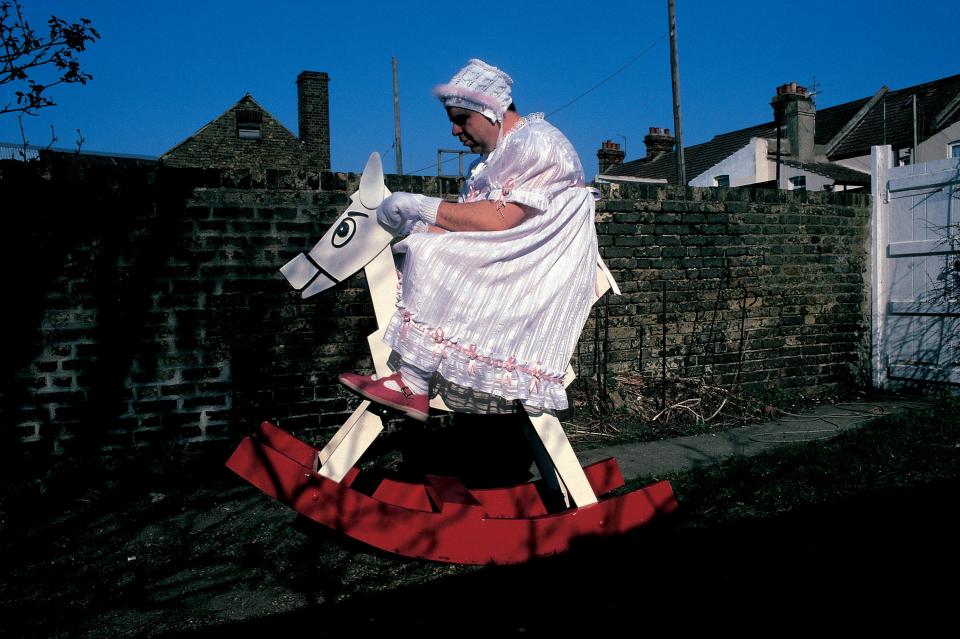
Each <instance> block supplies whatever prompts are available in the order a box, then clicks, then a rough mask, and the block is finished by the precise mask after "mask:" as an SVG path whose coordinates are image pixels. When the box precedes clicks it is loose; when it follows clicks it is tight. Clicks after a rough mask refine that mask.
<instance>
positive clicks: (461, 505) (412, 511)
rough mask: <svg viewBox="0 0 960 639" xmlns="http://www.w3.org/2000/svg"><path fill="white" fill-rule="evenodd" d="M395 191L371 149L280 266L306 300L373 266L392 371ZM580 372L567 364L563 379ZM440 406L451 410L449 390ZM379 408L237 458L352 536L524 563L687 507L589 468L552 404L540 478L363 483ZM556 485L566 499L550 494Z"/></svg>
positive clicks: (249, 449) (601, 465)
mask: <svg viewBox="0 0 960 639" xmlns="http://www.w3.org/2000/svg"><path fill="white" fill-rule="evenodd" d="M389 194H390V192H389V191H388V190H387V188H386V186H385V184H384V180H383V168H382V165H381V162H380V156H379V155H378V154H377V153H373V154H371V155H370V158H369V160H368V161H367V165H366V167H365V169H364V171H363V175H362V177H361V180H360V188H359V189H358V190H357V191H356V192H355V193H354V194H353V195H352V196H351V198H350V203H349V205H348V206H347V210H346V211H345V212H344V213H343V214H342V215H341V216H340V217H339V218H338V219H337V221H336V222H335V223H334V224H333V226H332V227H330V229H329V230H328V231H327V232H326V233H325V234H324V236H323V237H322V238H321V239H320V241H319V242H318V243H317V244H316V246H314V247H313V249H312V250H311V251H310V252H309V253H308V254H301V255H299V256H297V257H296V258H294V259H293V260H291V261H290V262H288V263H287V264H286V265H285V266H283V267H282V268H281V269H280V270H281V273H282V274H283V275H284V277H285V278H286V279H287V281H288V282H289V283H290V284H291V285H292V286H293V287H294V288H295V289H297V290H299V291H301V293H302V297H303V298H307V297H310V296H312V295H315V294H317V293H320V292H321V291H324V290H326V289H328V288H331V287H333V286H335V285H336V284H337V283H339V282H341V281H343V280H344V279H346V278H348V277H350V276H351V275H353V274H354V273H356V272H357V271H359V270H360V269H361V268H362V269H364V271H365V274H366V279H367V283H368V285H369V289H370V296H371V298H372V300H373V307H374V313H375V315H376V319H377V325H378V327H379V328H378V330H377V331H376V332H375V333H373V334H372V335H370V336H369V337H368V338H367V339H368V342H369V345H370V352H371V355H372V358H373V362H374V367H375V369H376V373H377V375H390V374H391V372H392V371H391V370H390V369H389V367H388V365H387V360H388V358H389V355H390V349H389V348H388V347H387V346H386V345H385V344H384V343H383V340H382V337H383V331H384V329H385V327H386V325H387V323H388V321H389V319H390V317H391V315H392V314H393V312H394V309H395V301H396V290H397V283H398V280H397V271H396V267H395V265H394V260H393V253H392V250H391V241H392V240H393V236H392V235H391V234H390V233H389V232H388V231H386V230H385V229H383V228H382V227H381V226H380V225H379V223H378V222H377V216H376V209H377V207H378V206H379V204H380V202H381V201H382V200H383V199H384V198H385V197H386V196H387V195H389ZM597 267H598V268H597V286H596V294H597V298H599V297H600V296H601V295H602V294H603V293H605V292H606V291H607V290H609V289H611V288H613V290H614V292H615V293H616V294H619V290H618V289H617V288H616V283H615V282H614V281H613V278H612V276H611V275H610V273H609V271H608V270H607V268H606V266H605V265H604V264H603V262H602V261H600V260H599V259H598V265H597ZM572 380H573V371H572V369H571V368H569V367H568V369H567V375H566V379H565V385H569V383H570V382H571V381H572ZM430 406H431V408H435V409H438V410H449V409H447V407H446V405H445V404H444V402H443V399H442V397H441V396H439V395H438V396H436V397H434V398H433V399H432V400H431V403H430ZM517 406H518V407H519V406H522V405H521V404H520V403H519V402H518V403H517ZM378 410H379V407H376V406H371V402H370V401H368V400H363V401H362V402H361V403H360V405H359V406H358V407H357V409H356V410H355V411H354V412H353V414H352V415H351V416H350V417H349V418H348V419H347V421H346V422H345V423H344V424H343V426H342V427H341V428H340V429H339V430H338V431H337V433H336V434H335V435H334V436H333V438H332V439H331V440H330V441H329V442H328V443H327V444H326V446H324V447H323V448H322V449H320V450H317V449H315V448H314V447H313V446H311V445H309V444H307V443H305V442H302V441H300V440H299V439H297V438H295V437H293V436H292V435H290V434H289V433H287V432H285V431H283V430H281V429H280V428H278V427H276V426H274V425H272V424H270V423H268V422H264V423H263V424H261V425H260V427H259V428H258V429H257V430H256V431H255V432H254V433H253V434H251V435H250V436H248V437H246V438H245V439H244V440H243V441H242V442H241V443H240V445H239V446H238V447H237V449H236V450H235V451H234V453H233V455H232V456H231V457H230V459H229V460H228V462H227V467H229V468H230V469H231V470H233V471H234V472H236V473H237V474H238V475H240V476H241V477H243V478H244V479H246V480H247V481H249V482H250V483H251V484H253V485H254V486H256V487H257V488H259V489H260V490H262V491H263V492H265V493H267V494H268V495H270V496H271V497H274V498H275V499H278V500H279V501H281V502H283V503H285V504H287V505H289V506H291V507H293V509H294V510H295V511H296V512H298V513H300V514H301V515H303V516H305V517H307V518H309V519H311V520H313V521H315V522H317V523H319V524H321V525H323V526H326V527H328V528H331V529H333V530H336V531H338V532H340V533H342V534H344V535H346V536H348V537H351V538H353V539H356V540H359V541H361V542H364V543H366V544H368V545H371V546H374V547H376V548H379V549H381V550H384V551H387V552H392V553H396V554H399V555H403V556H407V557H418V558H422V559H430V560H435V561H444V562H452V563H466V564H486V563H496V564H510V563H520V562H524V561H528V560H531V559H533V558H535V557H541V556H547V555H552V554H556V553H560V552H563V551H565V550H568V549H569V548H570V546H571V544H572V543H573V542H574V541H575V540H577V539H578V538H583V537H596V536H607V535H619V534H623V533H625V532H628V531H630V530H633V529H635V528H638V527H639V526H642V525H643V524H646V523H647V522H649V521H650V520H651V519H652V518H653V517H654V516H655V515H657V514H659V513H666V512H670V511H672V510H674V509H675V508H676V507H677V503H676V499H675V497H674V494H673V489H672V487H671V486H670V484H669V483H668V482H666V481H661V482H658V483H655V484H652V485H650V486H647V487H645V488H642V489H639V490H635V491H632V492H628V493H625V494H620V495H616V496H609V493H611V492H613V491H615V490H616V489H618V488H620V487H622V486H623V485H624V478H623V475H622V473H621V472H620V469H619V466H618V465H617V462H616V460H615V459H613V458H610V459H606V460H604V461H600V462H597V463H595V464H592V465H590V466H587V467H586V468H582V467H581V466H580V463H579V462H578V461H577V457H576V454H575V453H574V451H573V448H572V447H571V446H570V443H569V441H568V440H567V437H566V434H565V433H564V430H563V427H562V426H561V424H560V421H559V420H558V419H557V417H556V416H554V415H552V414H549V413H547V412H542V413H539V414H534V413H533V412H532V411H528V416H529V428H530V432H528V438H529V439H530V441H531V443H532V444H533V448H534V451H533V453H534V461H535V462H536V465H537V467H538V469H539V471H540V476H541V478H540V480H538V481H533V482H528V483H524V484H520V485H515V486H509V487H503V488H486V489H471V488H468V487H467V486H465V485H464V484H463V483H462V482H461V481H460V480H458V479H457V478H455V477H441V476H429V475H428V476H426V477H424V479H423V481H421V482H409V481H401V480H399V479H393V478H390V477H382V478H378V479H377V481H375V482H369V481H357V478H358V476H359V475H360V474H361V471H360V470H359V469H358V468H357V467H356V464H357V462H358V461H359V459H360V457H361V456H362V455H363V453H364V452H365V451H366V450H367V448H368V447H369V446H370V445H371V444H372V443H373V441H374V440H375V439H376V437H377V435H379V434H380V432H381V431H382V430H383V422H382V420H381V417H380V415H379V414H378ZM518 410H523V409H522V408H519V409H518ZM365 472H366V471H365ZM555 495H559V496H560V498H561V499H560V500H554V499H551V497H552V496H555ZM558 501H559V503H560V504H561V506H560V508H559V510H558V509H557V508H554V509H553V510H554V511H553V512H551V509H550V508H549V507H548V505H553V504H554V503H555V502H558Z"/></svg>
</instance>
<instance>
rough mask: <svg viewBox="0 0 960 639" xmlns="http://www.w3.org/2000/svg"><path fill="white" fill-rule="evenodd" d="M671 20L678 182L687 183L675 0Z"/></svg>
mask: <svg viewBox="0 0 960 639" xmlns="http://www.w3.org/2000/svg"><path fill="white" fill-rule="evenodd" d="M667 16H668V18H669V21H670V77H671V80H672V81H673V130H674V131H676V134H677V138H676V139H677V143H676V144H677V183H678V184H680V185H682V186H686V185H687V168H686V164H685V163H684V161H683V124H682V118H681V116H680V61H679V59H678V56H677V15H676V11H675V10H674V0H667Z"/></svg>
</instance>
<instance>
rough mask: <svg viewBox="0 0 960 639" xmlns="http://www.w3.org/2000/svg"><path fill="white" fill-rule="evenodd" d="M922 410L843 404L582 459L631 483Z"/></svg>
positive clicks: (911, 404) (899, 403) (912, 404)
mask: <svg viewBox="0 0 960 639" xmlns="http://www.w3.org/2000/svg"><path fill="white" fill-rule="evenodd" d="M922 405H923V402H922V401H917V400H900V399H884V400H878V401H869V402H839V403H836V404H828V405H823V406H819V407H817V408H816V409H815V410H812V411H809V412H807V413H804V414H789V413H783V412H780V413H778V414H779V417H778V418H776V419H772V420H770V421H767V422H763V423H759V424H751V425H749V426H745V427H743V428H737V429H734V430H730V431H726V432H723V433H714V434H706V435H692V436H689V437H679V438H676V439H666V440H661V441H654V442H640V443H633V444H625V445H618V446H605V447H603V448H594V449H591V450H587V451H582V452H581V453H579V458H580V462H581V463H582V464H584V465H586V464H588V463H592V462H595V461H598V460H601V459H606V458H607V457H615V458H616V459H617V461H618V462H619V463H620V468H621V470H622V472H623V475H624V477H626V478H627V479H632V478H635V477H639V476H642V475H652V476H659V475H664V474H666V473H670V472H674V471H679V470H689V469H693V468H701V467H703V466H709V465H711V464H716V463H717V462H719V461H721V460H723V459H724V458H726V457H731V456H733V455H746V456H749V455H755V454H757V453H761V452H764V451H767V450H771V449H773V448H776V447H777V446H784V445H789V444H794V443H800V442H808V441H819V440H827V439H829V438H831V437H833V436H834V435H836V434H837V433H839V432H841V431H844V430H848V429H851V428H856V427H858V426H860V425H862V424H865V423H867V422H868V421H869V420H870V419H872V418H874V417H878V416H880V415H884V414H888V413H894V412H897V411H903V410H911V409H914V408H916V407H918V406H922Z"/></svg>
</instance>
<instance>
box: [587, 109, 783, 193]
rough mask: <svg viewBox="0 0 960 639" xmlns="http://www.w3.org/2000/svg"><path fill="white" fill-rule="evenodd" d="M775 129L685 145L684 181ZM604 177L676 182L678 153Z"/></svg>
mask: <svg viewBox="0 0 960 639" xmlns="http://www.w3.org/2000/svg"><path fill="white" fill-rule="evenodd" d="M776 135H777V130H776V128H775V127H774V124H773V122H768V123H767V124H760V125H757V126H752V127H749V128H746V129H740V130H739V131H732V132H730V133H722V134H720V135H718V136H716V137H714V138H713V139H712V140H710V141H709V142H704V143H703V144H695V145H694V146H688V147H686V148H684V150H683V160H684V163H685V164H686V169H687V178H688V179H690V178H693V177H695V176H697V175H700V174H701V173H703V172H704V171H706V170H707V169H709V168H710V167H711V166H714V165H716V164H717V163H718V162H720V161H722V160H723V159H724V158H726V157H729V156H730V155H732V154H733V153H735V152H736V151H739V150H740V149H742V148H743V147H745V146H747V144H749V143H750V140H751V138H762V137H771V136H776ZM605 175H609V176H611V177H638V178H648V179H666V180H668V181H670V182H674V183H675V182H676V181H677V154H676V152H675V151H669V152H667V153H663V154H661V155H659V156H657V157H656V158H654V159H653V160H651V161H649V162H648V161H647V160H645V159H643V160H633V161H632V162H625V163H623V164H620V165H618V166H615V167H613V168H611V169H609V170H608V171H607V172H606V173H605Z"/></svg>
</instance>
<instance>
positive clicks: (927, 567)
mask: <svg viewBox="0 0 960 639" xmlns="http://www.w3.org/2000/svg"><path fill="white" fill-rule="evenodd" d="M958 483H960V482H958V481H956V480H951V481H942V482H940V483H936V484H932V485H925V486H918V487H913V488H909V489H898V490H886V491H884V492H877V493H875V494H868V495H860V496H858V497H856V498H851V499H846V500H844V501H840V502H837V503H834V504H831V505H829V506H817V507H807V508H804V509H799V510H796V511H793V512H791V513H789V514H787V515H782V516H777V517H773V518H769V519H745V520H742V521H738V522H736V523H732V524H723V525H709V524H707V525H705V524H704V523H703V521H705V520H704V519H703V518H702V517H699V518H697V519H693V518H690V517H688V516H686V515H685V514H684V506H683V504H682V505H681V513H680V514H679V515H677V516H674V517H672V518H670V519H667V520H665V521H662V522H660V523H659V524H657V525H655V526H651V527H648V528H647V529H644V530H641V531H639V532H638V533H636V534H632V535H628V536H625V537H622V538H618V539H614V540H584V541H583V542H582V543H580V544H578V545H577V547H576V548H575V549H574V550H573V551H572V552H570V553H568V554H566V555H563V556H560V557H556V558H552V559H549V560H543V561H538V562H534V563H531V564H527V565H523V566H513V567H495V566H491V567H480V568H471V567H459V566H448V565H444V564H434V563H426V562H419V561H412V560H404V559H398V558H395V557H390V556H387V555H382V554H378V553H375V552H373V551H370V550H369V549H367V548H361V547H359V546H357V545H356V544H351V543H349V542H348V541H346V540H343V539H342V538H339V537H336V536H335V535H333V534H332V533H329V532H327V531H325V530H324V529H320V528H318V527H316V526H314V525H312V524H310V523H309V522H302V521H300V520H298V519H297V518H296V517H295V516H294V515H293V514H292V513H291V511H289V510H287V509H285V508H284V507H282V506H280V505H279V504H276V503H274V502H272V501H270V500H269V499H267V498H266V497H264V496H262V495H261V494H260V493H258V492H257V491H255V490H254V489H252V488H248V487H246V486H243V485H240V484H239V483H238V481H237V480H236V479H235V478H233V477H227V476H221V477H219V478H216V479H214V480H212V481H209V482H208V483H206V484H205V485H203V486H200V487H193V488H180V489H175V490H172V491H170V492H166V493H158V492H149V493H145V494H135V495H131V496H130V499H129V500H127V501H126V502H124V503H122V504H117V503H115V502H110V503H98V502H93V503H85V502H84V501H83V500H80V501H75V502H74V503H73V506H72V507H71V508H68V509H64V510H62V511H60V512H58V513H48V516H46V517H44V518H43V520H42V521H40V520H38V521H34V522H33V524H32V525H30V526H28V527H22V528H20V531H21V532H22V533H24V534H19V535H17V536H16V537H13V536H7V537H6V538H5V539H4V543H3V565H2V570H3V573H4V574H5V578H4V582H3V585H2V587H0V610H2V614H3V618H4V626H5V629H6V631H7V632H9V633H11V634H14V635H16V634H22V635H29V636H71V637H72V636H111V637H116V636H134V635H137V636H143V635H146V636H174V635H176V636H182V635H187V636H197V637H216V636H236V635H237V634H242V635H244V636H247V635H266V636H270V634H271V633H274V634H275V633H276V632H278V631H279V632H284V633H287V632H290V631H293V632H304V633H309V634H310V636H328V635H337V634H342V633H345V632H351V633H355V632H363V633H366V632H397V631H400V630H414V631H419V632H420V633H421V634H424V633H426V634H434V633H436V634H447V633H453V634H481V633H482V634H492V635H504V634H506V635H512V634H525V635H527V636H529V635H530V634H531V633H540V632H547V631H565V632H568V631H570V630H572V629H576V628H584V629H588V628H599V627H607V628H613V627H624V628H627V627H629V628H634V629H637V630H642V629H644V628H648V627H650V626H651V625H656V626H659V625H662V624H663V623H664V622H666V621H669V622H670V623H683V624H688V623H691V622H692V621H693V618H691V617H690V615H691V611H703V610H704V607H705V606H706V607H709V609H711V610H723V611H724V614H726V615H733V614H734V613H736V614H750V615H751V616H752V617H751V618H757V615H761V614H765V615H784V616H785V617H792V616H794V615H806V616H809V615H810V614H822V613H823V612H825V611H828V610H834V611H838V612H843V613H847V614H855V613H858V612H859V611H860V608H859V604H858V603H856V602H859V601H864V600H865V601H869V602H870V606H871V609H872V610H874V612H873V613H871V614H873V615H874V619H876V617H875V615H876V614H889V613H891V612H894V611H897V612H900V613H905V612H906V611H907V610H909V611H910V613H911V614H913V613H914V612H916V613H917V614H918V615H920V614H921V613H923V614H922V615H921V616H918V620H924V619H931V618H933V617H931V615H932V614H935V613H938V612H939V611H942V610H946V608H941V607H939V602H941V601H944V600H945V598H946V596H947V593H949V592H950V590H951V588H947V587H944V586H941V585H940V583H941V582H940V576H941V575H946V576H950V578H952V575H954V574H956V570H957V568H960V565H958V564H960V562H958V557H957V553H956V552H955V545H956V539H957V532H958V530H957V525H956V524H955V523H953V517H952V516H951V515H952V513H951V510H952V507H951V504H953V503H955V499H956V498H955V495H956V493H957V488H958ZM681 497H682V495H681ZM692 510H693V509H692V508H689V509H687V510H686V512H691V511H692ZM708 510H709V507H708ZM887 601H889V602H891V606H892V607H886V606H885V605H883V602H887ZM907 601H909V602H910V604H909V608H908V607H907V604H906V602H907ZM894 604H895V606H894ZM878 606H879V608H878ZM698 614H699V613H698ZM723 621H724V622H729V621H731V618H726V619H723ZM701 623H708V619H707V618H703V619H702V621H701Z"/></svg>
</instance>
